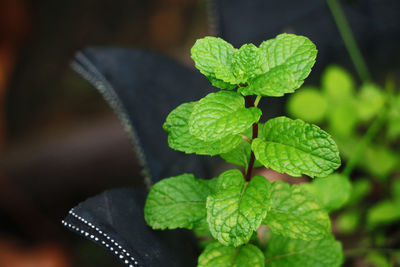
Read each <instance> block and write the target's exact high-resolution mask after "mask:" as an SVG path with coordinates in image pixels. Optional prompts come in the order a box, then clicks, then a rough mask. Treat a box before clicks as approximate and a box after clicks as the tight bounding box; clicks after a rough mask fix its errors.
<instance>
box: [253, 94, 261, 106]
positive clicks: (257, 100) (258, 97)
mask: <svg viewBox="0 0 400 267" xmlns="http://www.w3.org/2000/svg"><path fill="white" fill-rule="evenodd" d="M260 100H261V96H260V95H258V96H257V98H256V100H255V101H254V106H255V107H257V106H258V103H260Z"/></svg>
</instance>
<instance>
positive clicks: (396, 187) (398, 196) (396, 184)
mask: <svg viewBox="0 0 400 267" xmlns="http://www.w3.org/2000/svg"><path fill="white" fill-rule="evenodd" d="M392 197H393V199H394V201H396V202H397V203H398V204H399V207H400V181H399V180H394V181H393V183H392Z"/></svg>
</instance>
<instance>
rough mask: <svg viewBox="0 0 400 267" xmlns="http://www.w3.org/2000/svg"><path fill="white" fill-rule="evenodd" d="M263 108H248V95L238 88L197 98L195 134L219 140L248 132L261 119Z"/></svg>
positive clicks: (192, 120)
mask: <svg viewBox="0 0 400 267" xmlns="http://www.w3.org/2000/svg"><path fill="white" fill-rule="evenodd" d="M260 116H261V110H260V109H258V108H255V107H250V108H246V107H245V103H244V98H243V97H242V96H241V95H239V94H238V93H236V92H231V91H219V92H217V93H211V94H208V95H207V96H206V97H204V98H202V99H201V100H200V101H198V102H196V104H195V105H194V107H193V112H192V114H191V115H190V120H189V131H190V134H191V135H194V136H196V137H197V138H199V139H201V140H204V141H215V140H219V139H221V138H224V137H226V136H229V135H235V134H239V133H242V132H244V131H245V130H247V129H248V128H250V127H251V126H252V124H253V123H255V122H257V121H258V120H259V119H260Z"/></svg>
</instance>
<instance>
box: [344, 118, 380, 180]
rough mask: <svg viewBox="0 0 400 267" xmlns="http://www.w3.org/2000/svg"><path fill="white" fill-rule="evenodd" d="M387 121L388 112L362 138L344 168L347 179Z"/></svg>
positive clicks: (377, 119)
mask: <svg viewBox="0 0 400 267" xmlns="http://www.w3.org/2000/svg"><path fill="white" fill-rule="evenodd" d="M385 119H386V110H385V111H383V112H381V113H380V114H379V115H378V117H377V118H376V119H375V121H374V122H373V123H372V124H371V125H370V126H369V128H368V130H367V132H366V133H365V134H364V136H363V137H362V138H361V141H360V142H359V143H358V145H357V148H356V150H355V152H354V154H353V155H352V157H351V158H350V159H349V161H348V162H347V164H346V167H345V168H344V170H343V172H342V173H343V174H344V175H345V176H347V177H349V176H350V174H351V172H352V171H353V169H354V167H355V166H356V165H357V163H358V161H359V159H360V157H361V155H362V153H363V152H364V151H365V149H366V148H367V147H368V146H369V145H370V144H371V142H372V140H373V139H374V137H375V136H376V134H377V133H378V131H379V129H381V127H382V125H383V123H384V122H385Z"/></svg>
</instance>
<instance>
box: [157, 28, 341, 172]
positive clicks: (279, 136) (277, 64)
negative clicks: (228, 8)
mask: <svg viewBox="0 0 400 267" xmlns="http://www.w3.org/2000/svg"><path fill="white" fill-rule="evenodd" d="M316 52H317V51H316V49H315V46H314V44H313V43H312V42H311V41H310V40H309V39H307V38H306V37H303V36H296V35H293V34H281V35H279V36H277V37H276V38H275V39H271V40H268V41H265V42H263V43H262V44H261V45H260V47H259V48H257V47H255V46H254V45H250V44H247V45H244V46H242V47H241V48H240V49H235V48H233V47H232V45H230V44H229V43H227V42H225V41H224V40H222V39H220V38H215V37H206V38H203V39H200V40H198V41H197V42H196V44H195V45H194V46H193V48H192V58H193V59H194V61H195V63H196V67H197V68H198V69H199V70H200V72H202V73H203V74H205V75H206V77H207V78H208V79H210V81H211V82H213V83H214V82H215V80H216V79H217V80H218V85H221V84H222V83H228V82H229V83H231V84H233V83H237V85H238V84H241V83H243V82H245V83H247V84H249V86H247V87H240V88H239V90H238V92H234V91H227V90H222V91H219V92H217V93H211V94H209V95H207V96H206V97H204V98H203V99H201V100H199V101H197V102H190V103H185V104H182V105H180V106H178V107H177V108H176V109H174V110H173V111H172V112H171V113H170V114H169V116H168V117H167V120H166V122H165V124H164V126H163V127H164V129H165V130H166V131H167V132H168V134H169V135H168V143H169V145H170V147H171V148H173V149H175V150H179V151H183V152H186V153H196V154H200V155H211V156H213V155H221V154H222V155H226V153H230V152H231V151H232V152H233V153H236V152H238V151H234V149H235V148H237V147H241V148H243V146H244V147H249V146H250V145H249V144H243V140H242V136H241V135H242V134H244V133H245V132H246V130H248V129H249V128H250V127H251V125H252V124H253V123H256V122H258V120H259V119H260V116H261V110H259V109H258V108H256V107H250V108H246V107H245V103H244V99H243V97H242V95H247V94H259V95H264V96H279V95H283V94H284V93H288V92H293V91H294V90H295V89H297V88H298V87H299V86H300V85H301V84H302V83H303V80H304V78H306V77H307V76H308V74H309V72H310V71H311V67H312V65H313V64H314V62H315V56H316ZM277 69H280V70H282V69H284V70H285V71H284V72H285V73H286V74H287V75H289V76H291V77H292V78H293V79H288V78H287V77H286V76H285V75H283V76H282V75H280V74H279V72H278V71H276V70H277ZM210 77H211V78H210ZM288 81H295V82H294V83H290V84H288V83H287V82H288ZM237 85H235V86H237ZM277 85H282V86H283V87H279V86H277ZM220 87H221V86H220ZM268 88H273V89H274V90H273V91H270V90H269V89H268ZM241 94H242V95H241ZM252 143H253V144H252V149H253V151H254V152H255V155H256V157H257V159H258V160H259V161H260V162H261V163H262V164H263V165H264V166H265V167H267V168H269V167H270V168H272V169H274V170H276V171H278V172H284V173H288V174H290V175H292V176H300V175H301V174H307V175H309V176H311V177H314V176H326V175H327V174H328V173H330V172H331V171H332V169H336V168H337V167H338V166H339V165H340V159H339V156H338V151H337V148H336V145H335V143H334V141H333V140H332V139H331V138H330V137H329V135H328V134H327V133H325V132H324V131H322V130H321V129H319V128H318V127H316V126H314V125H310V124H307V123H304V122H303V121H300V120H296V121H293V120H291V119H289V118H285V117H279V118H275V119H272V120H270V121H268V122H267V123H266V124H265V127H263V130H262V131H261V134H260V138H257V139H255V140H253V142H252ZM246 151H247V152H248V155H247V157H249V154H250V153H249V151H250V150H249V149H248V148H246ZM223 157H224V156H223ZM224 158H229V155H227V157H224ZM271 159H272V160H271ZM228 161H229V160H228ZM232 163H236V162H232ZM236 164H237V163H236ZM240 165H243V164H240Z"/></svg>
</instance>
